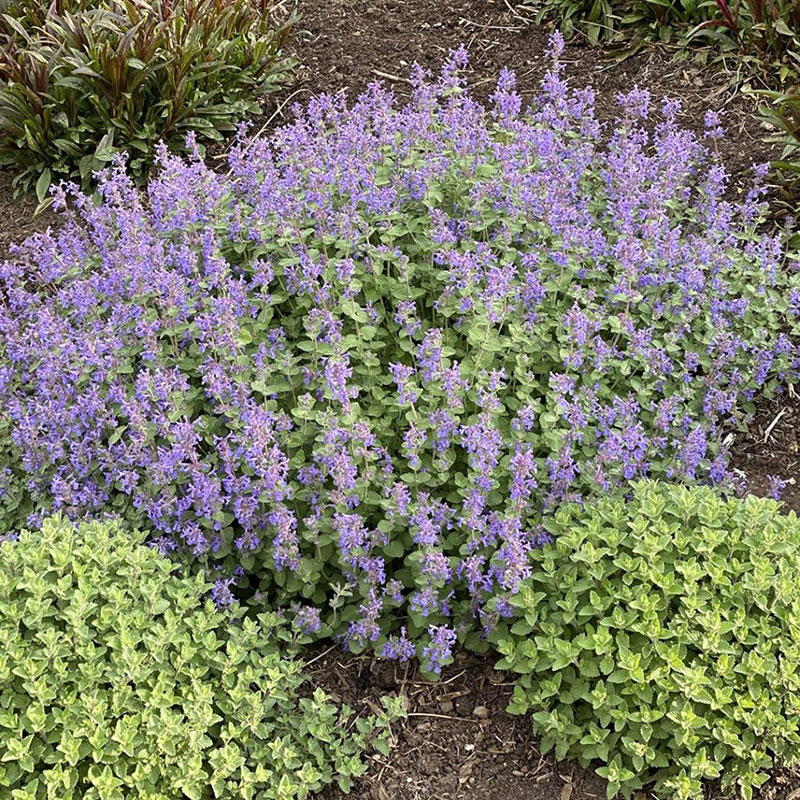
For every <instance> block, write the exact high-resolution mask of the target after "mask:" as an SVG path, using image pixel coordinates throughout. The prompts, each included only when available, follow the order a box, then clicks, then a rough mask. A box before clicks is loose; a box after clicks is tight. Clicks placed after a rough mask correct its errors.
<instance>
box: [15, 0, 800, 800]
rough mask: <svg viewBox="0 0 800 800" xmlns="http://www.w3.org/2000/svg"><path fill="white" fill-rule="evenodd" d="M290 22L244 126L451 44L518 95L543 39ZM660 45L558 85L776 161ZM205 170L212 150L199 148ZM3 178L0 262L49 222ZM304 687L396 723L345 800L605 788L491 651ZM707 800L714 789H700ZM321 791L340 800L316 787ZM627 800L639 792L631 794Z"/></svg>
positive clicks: (452, 13) (452, 2)
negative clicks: (516, 689) (652, 109)
mask: <svg viewBox="0 0 800 800" xmlns="http://www.w3.org/2000/svg"><path fill="white" fill-rule="evenodd" d="M295 1H296V5H297V8H298V10H299V11H300V13H301V15H302V22H301V24H300V25H299V31H298V32H297V34H296V36H295V37H294V40H293V42H292V44H291V53H292V55H295V56H296V57H297V58H298V59H299V61H300V65H299V66H298V70H297V73H296V80H295V82H294V84H293V85H292V86H290V87H288V88H287V89H285V90H283V91H282V92H280V93H278V94H275V95H272V96H270V97H269V98H268V99H267V101H266V103H265V107H264V114H263V116H262V117H260V118H258V119H256V120H255V121H254V122H255V125H256V130H257V129H258V128H259V127H261V126H265V129H269V128H270V127H272V126H275V125H279V124H280V123H281V122H282V121H284V120H286V119H288V118H289V117H290V110H289V109H290V106H291V104H292V103H294V102H300V103H302V102H305V101H306V100H308V98H309V97H311V96H313V95H314V94H318V93H321V92H339V91H346V92H347V93H348V95H349V96H351V97H353V96H355V95H356V94H358V92H359V91H360V90H361V89H363V88H364V87H365V86H366V85H367V84H368V83H370V82H371V81H374V80H385V81H386V82H388V83H390V84H391V85H392V86H393V87H394V89H395V91H396V92H397V94H398V95H399V96H400V97H402V96H403V95H405V94H407V93H408V91H409V84H408V81H407V76H408V72H409V69H410V66H411V64H412V63H413V62H414V61H418V62H419V63H420V64H422V65H423V66H425V67H428V68H430V69H433V70H436V69H438V68H439V66H440V65H441V63H442V61H443V60H444V58H445V57H446V55H447V52H448V50H449V49H451V48H455V47H457V46H458V45H460V44H465V45H466V46H467V47H468V49H469V52H470V56H471V63H470V68H469V73H468V83H469V85H470V86H471V87H472V89H473V91H474V92H475V93H476V94H477V95H478V96H486V95H488V94H489V93H490V92H491V91H492V88H493V83H494V80H495V79H496V76H497V73H498V71H499V70H500V69H501V68H502V67H504V66H505V67H509V68H511V69H513V70H515V72H516V74H517V81H518V89H519V90H520V92H521V94H522V95H523V97H527V98H530V97H532V96H533V95H534V94H535V93H536V91H537V87H538V83H539V80H540V79H541V77H542V75H543V73H544V71H545V69H546V68H547V61H546V58H545V56H544V50H545V45H546V41H547V37H548V34H549V32H548V31H547V30H545V29H542V28H540V27H537V26H535V25H533V24H531V21H530V20H528V19H527V18H526V17H525V15H524V14H523V13H521V12H518V11H516V10H515V6H514V2H512V0H295ZM671 55H672V54H671V53H670V52H667V51H665V50H662V49H658V48H655V47H648V48H645V49H644V50H642V51H641V52H640V53H639V54H638V55H636V56H634V57H633V58H630V59H628V60H627V61H624V62H622V63H617V62H616V61H614V60H610V59H609V58H607V57H604V55H603V53H602V51H600V50H598V49H594V48H590V47H588V46H585V45H582V44H581V43H580V42H578V43H574V44H571V45H569V46H568V47H567V49H566V51H565V55H564V61H565V64H566V67H567V76H568V78H569V80H570V82H571V83H572V84H573V85H577V86H581V85H586V84H591V85H592V86H594V88H595V91H596V93H597V111H598V116H599V117H600V118H601V119H610V118H612V117H613V116H614V112H615V98H616V95H617V93H618V92H620V91H626V90H628V89H630V88H632V87H633V85H634V84H638V85H639V86H640V87H643V88H647V89H649V90H650V92H651V93H652V95H653V97H654V98H656V99H657V98H659V97H662V96H668V97H677V98H680V99H681V101H682V103H683V110H682V112H681V114H680V120H681V122H682V123H683V124H684V125H685V126H686V127H689V128H695V129H702V127H703V114H704V112H705V110H706V109H708V108H712V109H722V110H723V111H724V117H723V120H724V124H725V127H726V129H727V134H728V135H727V137H726V138H725V139H724V140H722V142H721V143H720V144H719V148H720V155H721V156H722V158H723V160H724V163H725V165H726V166H727V168H728V171H729V172H730V173H731V175H732V181H731V183H732V186H733V187H734V188H733V189H732V191H736V187H738V186H740V185H741V184H742V183H744V182H745V181H746V174H747V170H748V168H749V166H750V165H751V164H752V163H754V162H759V161H766V160H769V159H770V158H775V157H777V155H778V153H777V152H776V150H775V149H774V148H772V147H770V146H768V145H765V144H764V143H763V141H762V137H763V136H764V134H765V131H764V129H763V128H762V127H761V125H760V123H759V121H758V119H757V118H756V117H755V115H754V114H753V110H754V107H753V104H752V102H750V101H746V100H744V99H742V98H741V97H737V96H736V95H735V94H734V93H733V92H732V91H731V90H730V88H729V79H728V76H726V75H725V74H724V73H722V72H721V71H719V70H715V69H713V68H704V67H701V66H699V65H698V64H697V63H695V62H693V61H692V60H683V61H679V62H676V61H674V60H672V59H671ZM211 158H212V160H213V162H214V163H215V164H220V165H222V163H224V154H223V153H220V152H219V151H217V152H212V153H211ZM10 182H11V181H10V177H9V176H8V175H6V174H3V173H0V255H2V254H4V253H7V252H8V247H9V246H10V245H11V244H12V243H13V242H16V241H19V240H21V239H22V238H24V237H25V236H27V235H28V234H30V233H31V232H33V231H35V230H39V229H43V228H44V227H46V226H47V225H49V224H57V219H56V218H55V217H54V216H53V215H50V214H43V215H40V216H39V217H37V218H36V219H33V218H32V216H31V215H32V211H33V204H31V203H20V202H18V201H15V200H14V199H13V198H12V197H11V192H10ZM798 423H800V398H792V397H785V398H783V399H782V400H780V401H767V402H763V403H761V405H760V406H759V410H758V414H757V417H756V421H755V423H754V425H753V426H752V428H751V430H750V431H749V433H748V434H747V435H739V436H737V437H736V439H735V442H734V445H733V452H734V465H735V466H736V467H737V468H738V469H741V470H742V471H743V472H744V473H745V474H746V475H747V477H748V479H749V481H750V485H751V489H752V491H754V492H755V493H764V492H765V491H766V486H767V475H771V474H775V475H778V476H780V477H782V478H784V479H791V478H793V476H794V475H795V474H796V472H797V464H798V461H800V455H798V440H797V431H798ZM785 499H786V502H787V506H788V507H791V508H794V509H796V510H798V511H800V480H799V481H798V483H797V484H790V485H789V486H787V488H786V490H785ZM309 671H310V673H311V680H312V682H313V684H314V685H318V686H322V687H323V688H324V689H326V690H327V691H329V692H330V693H332V694H333V695H334V697H335V698H338V699H339V700H341V701H342V702H346V703H348V704H349V705H351V706H353V707H355V708H357V709H358V710H359V711H362V712H368V711H369V708H370V704H374V703H376V702H378V699H379V697H380V696H381V695H383V694H386V693H392V692H399V693H402V694H403V695H405V697H406V698H407V701H408V703H407V704H408V708H409V718H408V720H407V721H406V722H404V723H403V724H400V725H398V726H397V729H396V732H395V740H394V746H393V747H392V749H391V751H390V753H389V756H388V757H384V756H377V755H376V756H375V757H374V759H373V761H372V762H371V766H370V770H369V772H368V774H367V776H366V777H365V778H363V779H362V780H361V781H359V782H358V784H357V785H356V788H355V789H354V791H353V792H352V793H351V794H350V795H349V797H351V798H354V800H461V798H465V799H466V798H469V800H589V799H590V798H591V799H592V800H594V798H605V796H606V787H605V783H604V782H603V781H602V780H601V779H600V778H598V777H597V776H596V775H595V774H594V773H593V772H592V771H591V770H586V769H581V768H580V767H578V766H577V765H575V764H573V763H571V762H562V763H555V762H554V761H553V759H552V758H551V757H550V756H542V755H541V754H540V753H539V751H538V749H537V743H536V740H535V739H534V738H533V736H532V734H531V731H530V725H529V723H528V722H527V720H526V719H524V718H520V717H514V716H510V715H508V714H506V712H505V710H504V709H505V707H506V705H507V702H508V698H509V696H510V693H511V689H512V676H510V675H507V674H504V673H502V672H499V671H496V670H494V669H493V663H492V660H491V659H489V658H485V657H484V658H481V657H477V656H474V655H471V654H466V653H461V654H459V655H458V658H457V660H456V663H455V664H454V665H453V666H452V667H450V668H449V669H447V670H445V671H444V673H443V676H442V680H441V681H440V682H439V683H437V684H435V685H431V684H428V683H426V682H425V681H424V680H422V679H421V678H420V677H419V675H417V674H416V673H415V671H414V670H413V668H409V670H408V671H405V670H404V669H403V667H401V666H397V665H395V664H386V663H382V662H377V661H374V660H371V659H369V658H366V657H357V656H349V655H347V654H344V653H342V652H341V650H339V649H338V648H330V649H320V650H318V651H314V653H312V656H310V659H309ZM707 795H708V797H709V798H715V800H716V798H719V797H720V796H721V795H720V793H719V791H718V789H717V788H716V787H714V786H709V787H708V792H707ZM320 797H321V800H340V798H341V797H342V795H341V794H340V793H339V791H338V789H336V788H333V787H329V789H328V790H326V791H325V792H323V793H322V795H321V796H320ZM759 797H760V798H761V799H762V800H797V799H798V798H800V773H797V772H795V773H790V772H777V773H776V774H775V775H774V777H773V780H772V781H771V782H770V783H769V784H768V785H767V786H765V787H764V789H763V790H762V792H761V793H760V795H759ZM636 800H642V797H641V796H640V797H638V798H636Z"/></svg>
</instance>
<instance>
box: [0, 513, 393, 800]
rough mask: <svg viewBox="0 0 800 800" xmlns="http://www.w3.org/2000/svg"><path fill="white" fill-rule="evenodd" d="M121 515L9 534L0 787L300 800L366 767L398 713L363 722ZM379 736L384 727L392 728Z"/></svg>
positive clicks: (2, 552) (275, 625)
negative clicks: (307, 684)
mask: <svg viewBox="0 0 800 800" xmlns="http://www.w3.org/2000/svg"><path fill="white" fill-rule="evenodd" d="M141 541H142V537H141V536H140V535H138V534H135V535H131V533H130V532H129V531H125V530H123V529H122V528H121V527H119V526H118V525H117V524H116V523H100V522H97V523H88V524H83V525H81V526H80V527H74V526H73V525H71V524H69V523H67V522H65V521H62V520H61V519H58V518H54V519H51V520H47V521H45V523H44V525H43V527H42V530H41V532H37V533H35V534H32V533H22V534H21V535H20V536H19V540H18V541H11V540H7V541H4V542H2V543H0V640H1V641H2V642H3V648H2V651H0V797H3V798H8V800H12V798H13V800H40V799H41V800H44V798H48V800H50V798H58V800H70V798H75V799H76V800H78V798H81V800H134V798H136V799H137V800H138V799H139V798H141V799H142V800H145V798H146V800H177V799H178V798H184V797H188V798H193V799H194V800H200V799H201V798H237V799H238V798H245V799H247V798H256V797H257V798H259V800H268V799H270V798H274V799H275V800H293V799H294V798H304V797H306V796H308V794H309V792H311V791H314V790H317V789H319V788H320V787H322V786H323V785H324V784H326V783H329V782H331V781H332V780H334V779H338V780H339V782H340V784H341V785H342V786H343V787H344V788H345V789H346V788H347V787H348V785H349V782H350V778H351V776H353V775H359V774H361V773H362V772H363V771H364V765H363V763H362V762H361V760H360V754H361V752H362V751H363V749H364V747H365V746H366V745H367V743H368V742H369V740H371V739H376V741H377V743H378V744H379V747H381V746H382V749H383V748H385V747H386V727H385V724H386V722H387V721H388V717H387V718H383V719H381V720H379V721H378V720H375V719H373V720H370V721H367V720H363V719H349V715H350V711H349V709H346V708H345V709H343V710H342V711H340V710H339V709H338V708H336V706H334V705H333V703H332V702H331V701H330V700H329V699H328V698H327V697H326V696H325V694H324V693H323V692H322V691H320V690H317V691H315V692H314V693H313V695H312V696H310V697H302V698H301V697H299V695H298V689H299V687H300V686H301V684H302V683H303V680H304V678H303V676H302V674H301V670H302V662H300V661H299V660H297V659H295V658H293V657H292V656H291V654H287V653H285V652H282V650H285V649H286V647H285V645H283V644H281V642H280V633H281V631H282V624H281V621H280V620H279V619H278V618H277V616H276V615H274V614H263V615H261V616H260V617H259V620H258V621H254V620H252V619H248V618H245V619H244V620H242V621H240V622H237V621H236V620H234V619H232V617H231V615H230V612H222V611H219V610H217V609H216V608H215V606H214V604H213V603H212V602H211V601H210V600H208V599H207V597H208V585H207V584H206V583H205V582H204V580H203V578H202V576H198V577H196V578H181V577H178V576H176V575H174V574H172V573H173V566H172V564H171V562H169V561H168V560H167V559H165V558H164V557H163V556H161V555H160V554H159V553H158V552H157V551H156V550H154V549H151V548H149V547H146V546H143V545H142V544H141ZM376 737H377V738H376Z"/></svg>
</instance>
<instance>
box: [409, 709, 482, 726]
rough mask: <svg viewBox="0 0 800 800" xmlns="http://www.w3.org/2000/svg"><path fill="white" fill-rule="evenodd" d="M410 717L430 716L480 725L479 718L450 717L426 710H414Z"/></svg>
mask: <svg viewBox="0 0 800 800" xmlns="http://www.w3.org/2000/svg"><path fill="white" fill-rule="evenodd" d="M408 716H409V717H430V718H431V719H446V720H449V721H450V722H472V723H473V724H475V725H480V724H481V721H480V720H479V719H470V718H469V717H448V716H447V714H426V713H425V712H424V711H413V712H412V713H410V714H409V715H408Z"/></svg>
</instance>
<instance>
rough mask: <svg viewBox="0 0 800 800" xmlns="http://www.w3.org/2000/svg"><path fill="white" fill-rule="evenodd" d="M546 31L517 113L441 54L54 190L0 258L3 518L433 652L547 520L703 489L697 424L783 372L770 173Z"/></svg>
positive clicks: (703, 451) (725, 425)
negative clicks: (98, 522)
mask: <svg viewBox="0 0 800 800" xmlns="http://www.w3.org/2000/svg"><path fill="white" fill-rule="evenodd" d="M562 44H563V43H562V42H561V41H560V39H559V38H558V37H554V40H553V42H552V45H551V52H550V55H551V56H552V57H553V58H554V59H555V60H554V61H553V65H552V67H551V68H550V70H549V71H548V73H547V75H546V77H545V78H544V81H543V83H542V87H541V92H540V94H539V96H538V97H537V98H536V99H535V101H534V103H533V104H532V106H531V107H529V108H525V109H523V108H522V103H521V99H520V97H519V95H518V94H517V93H516V92H515V90H514V76H513V74H512V73H510V72H509V71H506V70H504V71H503V72H502V73H501V75H500V78H499V81H498V84H497V89H496V91H495V92H494V94H493V96H492V99H491V102H490V104H489V105H488V106H486V107H485V106H484V105H481V104H480V103H478V102H477V101H476V100H475V99H474V98H473V97H471V96H470V94H469V92H468V91H466V88H465V84H464V80H463V79H462V77H461V72H460V70H461V68H462V67H464V66H465V64H466V62H467V54H466V52H465V51H464V50H463V49H461V50H458V51H456V52H454V53H452V54H451V57H450V60H449V61H448V63H447V64H446V65H445V67H444V69H443V71H442V73H441V75H440V76H438V77H433V76H431V75H430V74H428V73H427V72H425V71H424V70H423V69H422V68H420V67H415V68H414V70H413V72H412V83H413V94H412V97H411V99H410V100H409V101H408V102H407V103H406V104H405V105H401V104H399V103H398V102H397V100H396V98H395V97H394V95H393V94H392V92H391V90H389V89H387V88H386V87H384V86H383V85H381V84H379V83H375V84H373V85H371V86H370V87H369V88H368V90H367V91H366V92H365V93H364V94H362V95H361V96H359V97H358V98H357V99H356V100H355V102H354V103H353V104H352V105H351V106H348V105H347V103H346V101H345V100H344V99H343V98H342V97H340V96H337V97H330V96H322V97H320V98H317V99H314V100H312V101H311V102H310V103H309V104H308V106H307V107H305V108H300V107H297V108H296V109H295V113H296V120H295V121H294V122H292V123H290V124H288V125H286V126H284V127H282V128H280V129H278V130H277V131H275V132H274V133H273V134H271V135H269V136H267V137H262V138H248V136H247V132H246V130H245V129H244V127H243V128H242V129H241V131H240V135H239V138H238V139H237V142H236V144H235V146H234V147H233V148H232V150H231V154H230V168H229V171H228V172H227V174H224V175H223V174H217V173H215V172H212V171H211V170H209V169H208V168H207V167H206V166H205V165H204V163H203V162H202V160H201V159H200V157H199V154H197V153H195V155H194V156H193V157H190V158H188V159H184V158H180V157H177V156H174V155H170V154H169V153H168V152H167V151H166V149H164V148H162V149H161V150H160V151H159V155H158V160H159V167H160V174H159V175H158V177H157V178H155V179H154V180H153V181H152V182H151V183H150V184H149V187H148V189H147V192H146V194H145V195H142V194H140V193H138V192H137V191H136V190H135V188H134V187H133V185H132V183H131V182H130V180H129V179H128V177H127V175H126V170H125V164H124V162H123V160H121V159H119V158H118V159H116V161H115V163H114V164H113V165H112V167H110V168H109V169H108V170H107V171H105V172H104V173H102V175H101V176H100V194H101V196H102V201H101V202H100V203H99V205H93V204H91V203H90V202H89V200H88V199H87V198H86V197H84V196H83V195H81V194H80V193H79V191H78V189H77V187H75V186H72V185H69V184H67V185H64V186H62V187H61V188H59V189H57V190H55V194H54V201H55V205H56V206H57V207H58V208H61V209H64V211H65V215H66V216H65V224H64V226H63V227H62V228H61V229H60V230H58V231H48V232H46V233H44V234H40V235H35V236H33V237H32V238H30V239H29V240H28V241H27V242H26V243H25V244H24V245H22V246H21V247H19V248H18V249H17V250H16V252H15V253H14V255H13V258H12V259H11V260H9V261H7V262H5V263H4V264H2V266H0V359H2V364H3V366H2V367H0V408H2V411H1V412H0V433H2V440H1V441H2V444H1V447H2V449H1V450H0V454H1V455H0V467H2V472H0V480H1V481H2V490H1V491H2V504H3V505H2V508H3V512H4V513H3V523H2V524H3V526H5V527H4V529H3V530H5V529H6V528H7V529H9V530H12V529H14V528H15V527H18V526H19V525H20V524H22V523H25V522H27V523H29V524H30V523H34V522H36V521H37V520H38V519H39V518H40V517H41V516H42V515H43V514H44V513H46V512H49V511H52V510H60V511H62V512H63V513H65V514H67V515H69V516H71V517H81V516H85V515H92V514H97V513H100V512H103V513H106V512H107V513H114V514H118V515H120V516H122V517H123V518H125V519H127V520H128V521H129V522H130V523H132V524H135V525H139V526H141V527H147V528H149V529H150V530H152V531H153V532H154V534H153V535H154V543H155V544H156V545H157V546H158V547H159V548H160V549H161V550H162V551H164V552H170V553H174V554H175V556H176V557H182V558H186V559H191V560H193V561H200V562H202V563H203V564H205V566H206V568H207V569H217V571H218V573H219V574H217V575H216V580H218V581H220V583H218V592H217V594H218V597H219V598H225V597H227V593H228V591H230V592H232V593H236V594H238V595H239V596H240V597H258V598H259V600H260V601H261V602H264V601H266V600H269V602H272V603H279V604H283V605H285V606H286V607H287V608H289V609H291V607H292V604H297V608H298V609H306V608H308V607H313V608H316V609H317V610H318V611H319V617H318V618H317V617H316V616H311V615H310V614H309V612H308V611H307V610H298V611H297V612H296V613H297V615H298V619H297V621H296V622H295V623H294V627H295V629H296V630H298V631H302V632H303V634H304V635H305V634H306V633H308V634H312V633H314V632H317V634H318V635H330V634H331V633H335V634H337V635H339V636H341V637H342V638H343V640H344V643H345V644H346V646H347V647H349V648H350V649H351V650H359V649H362V648H365V647H370V648H373V649H374V650H375V651H376V652H378V653H382V654H383V655H386V656H389V657H396V658H408V657H410V656H411V655H412V651H413V653H415V654H416V655H417V656H419V657H421V659H422V662H423V666H425V667H426V669H428V671H429V672H432V673H435V672H436V671H438V668H440V667H441V665H442V664H445V663H447V661H448V659H449V658H450V651H451V648H452V645H453V643H454V642H455V641H461V642H462V643H466V644H467V645H469V646H473V647H482V646H485V637H486V636H487V635H488V634H489V633H491V631H492V630H493V629H494V628H495V627H496V625H497V624H498V622H499V621H500V620H502V619H504V618H506V617H508V616H509V615H510V613H511V606H510V601H511V600H512V599H513V597H514V596H515V593H516V592H517V590H518V587H519V584H520V582H521V581H522V580H524V579H525V578H526V576H527V575H528V572H529V556H530V553H531V550H532V549H535V548H537V547H540V546H542V545H543V544H545V543H546V542H548V541H549V538H550V537H549V535H548V533H547V532H546V531H545V530H544V529H543V528H542V527H541V519H542V515H543V514H550V513H551V512H552V511H553V510H554V509H555V508H557V507H558V506H559V505H560V504H562V503H564V502H566V501H582V500H584V499H586V498H589V497H591V496H593V495H595V494H598V493H600V494H605V493H608V492H609V491H612V490H613V489H615V488H617V487H620V486H624V485H626V484H627V483H628V482H629V481H631V480H633V479H637V478H641V477H643V476H654V477H664V478H670V479H673V480H686V481H692V482H702V483H711V484H720V485H725V484H726V482H728V481H729V480H730V476H729V473H728V470H727V454H726V452H725V449H724V447H723V446H722V445H721V444H720V442H721V439H722V435H723V433H726V432H727V431H728V430H729V429H730V428H731V427H737V426H741V425H743V424H744V423H745V422H746V421H747V418H748V416H749V414H750V413H751V412H752V410H753V399H754V397H755V396H756V394H757V393H761V392H765V393H774V392H776V391H779V389H780V387H781V385H782V383H783V382H784V381H785V380H788V379H790V378H791V377H792V376H793V374H794V371H795V370H796V367H797V350H796V347H795V345H794V344H793V342H792V339H791V338H790V337H791V334H792V332H793V331H794V330H795V329H796V327H797V314H798V305H799V304H798V300H797V298H798V297H800V283H798V280H797V278H796V276H795V274H794V272H793V271H792V265H791V264H790V263H787V259H786V258H785V256H784V254H783V252H782V247H781V241H780V240H779V238H777V237H773V236H769V235H766V234H763V233H761V232H759V223H760V219H761V213H762V207H761V205H760V197H761V194H762V192H763V187H762V183H761V182H762V181H763V174H762V173H761V172H759V173H758V174H756V175H755V177H754V180H755V183H754V186H753V188H752V189H751V190H750V192H749V193H748V194H746V196H744V197H743V199H742V201H741V202H736V203H734V202H730V201H728V200H726V199H725V198H724V192H725V184H726V177H725V172H724V170H723V168H722V167H721V166H720V165H719V164H718V163H717V161H716V160H715V158H714V156H713V155H712V154H711V153H710V152H709V150H707V149H706V147H705V145H704V143H703V141H702V140H701V139H698V137H697V136H696V135H695V134H694V133H692V132H689V131H685V130H682V129H681V128H680V127H679V126H678V124H677V122H676V116H677V112H678V105H677V103H676V102H674V101H669V102H665V103H663V104H661V106H660V107H658V104H657V103H655V102H652V101H651V98H650V96H649V95H648V93H647V92H645V91H641V90H638V89H635V90H633V91H632V92H630V93H629V94H627V95H621V96H620V98H619V108H620V111H619V118H618V119H617V121H616V122H615V123H614V124H613V125H611V126H610V127H608V128H605V129H604V128H603V126H602V125H601V124H600V123H599V122H598V121H597V120H596V119H595V116H594V111H593V102H594V97H593V93H592V91H591V89H586V88H581V89H575V90H573V89H570V87H569V86H568V85H567V82H566V81H565V79H564V76H563V70H562V67H561V66H560V65H559V63H558V61H557V58H558V56H559V53H560V48H561V46H562ZM656 107H658V108H660V110H658V108H656ZM711 122H712V123H714V120H711ZM714 124H715V123H714ZM648 131H652V133H648ZM714 135H716V134H714ZM0 532H2V531H0ZM236 568H238V570H239V572H241V573H242V574H241V575H238V576H237V574H236V572H235V571H234V570H235V569H236ZM231 577H234V578H235V581H234V582H233V583H231V584H225V583H222V582H223V581H226V580H228V579H229V578H231ZM288 613H291V611H289V612H288Z"/></svg>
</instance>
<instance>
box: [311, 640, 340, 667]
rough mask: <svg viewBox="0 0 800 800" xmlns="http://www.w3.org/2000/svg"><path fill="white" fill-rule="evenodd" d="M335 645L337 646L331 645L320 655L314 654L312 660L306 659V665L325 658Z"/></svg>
mask: <svg viewBox="0 0 800 800" xmlns="http://www.w3.org/2000/svg"><path fill="white" fill-rule="evenodd" d="M335 647H336V645H335V644H334V645H331V646H330V647H329V648H328V649H327V650H326V651H325V652H324V653H320V654H319V655H318V656H314V658H312V659H311V661H306V663H305V666H306V667H309V666H310V665H311V664H313V663H314V662H315V661H319V660H320V659H321V658H325V656H326V655H328V653H330V652H331V650H333V649H335Z"/></svg>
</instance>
